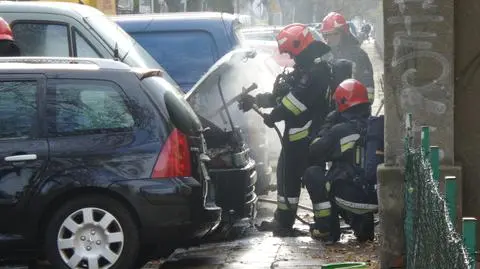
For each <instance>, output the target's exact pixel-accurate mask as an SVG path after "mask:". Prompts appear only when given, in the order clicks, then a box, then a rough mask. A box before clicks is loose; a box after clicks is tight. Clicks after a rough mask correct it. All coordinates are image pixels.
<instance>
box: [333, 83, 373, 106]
mask: <svg viewBox="0 0 480 269" xmlns="http://www.w3.org/2000/svg"><path fill="white" fill-rule="evenodd" d="M333 98H334V99H335V103H337V110H338V111H339V112H343V111H345V110H347V109H349V108H351V107H353V106H356V105H360V104H367V103H370V101H369V100H368V91H367V88H366V87H365V86H364V85H363V84H362V83H360V81H358V80H356V79H353V78H350V79H347V80H344V81H343V82H342V83H340V85H338V87H337V89H336V90H335V93H334V94H333Z"/></svg>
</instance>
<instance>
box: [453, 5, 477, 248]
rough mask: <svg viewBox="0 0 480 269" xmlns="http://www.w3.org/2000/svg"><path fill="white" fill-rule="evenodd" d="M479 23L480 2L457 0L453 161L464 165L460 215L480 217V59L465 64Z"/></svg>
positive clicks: (474, 44)
mask: <svg viewBox="0 0 480 269" xmlns="http://www.w3.org/2000/svg"><path fill="white" fill-rule="evenodd" d="M479 25H480V1H463V0H461V1H456V2H455V78H456V82H455V129H454V130H455V161H457V162H459V163H461V164H462V168H463V177H464V179H463V184H464V188H463V191H464V193H463V197H464V198H463V215H464V216H472V217H479V216H480V195H479V190H480V188H479V182H480V124H479V116H480V105H479V104H480V70H478V69H479V64H480V61H476V63H474V64H473V65H471V68H469V70H468V72H466V71H467V70H466V66H467V64H468V63H469V62H470V61H472V60H473V59H475V57H476V56H477V55H478V54H479V53H480V31H479V30H478V26H479ZM472 71H473V72H472ZM477 235H479V237H477V241H478V240H480V231H477ZM478 242H480V241H478Z"/></svg>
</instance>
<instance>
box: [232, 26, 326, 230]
mask: <svg viewBox="0 0 480 269" xmlns="http://www.w3.org/2000/svg"><path fill="white" fill-rule="evenodd" d="M276 38H277V42H278V47H279V51H280V53H288V54H289V55H290V57H292V58H293V59H294V61H295V65H294V70H293V71H292V72H291V73H289V74H288V75H286V76H279V78H281V79H279V80H277V82H276V83H275V86H274V89H273V92H272V93H266V94H259V95H257V96H255V97H253V96H251V95H245V96H243V97H242V99H241V100H240V102H239V107H240V109H242V110H243V111H248V110H250V109H251V108H252V107H253V104H257V105H258V106H259V107H273V110H272V112H271V113H270V114H266V115H265V117H264V122H265V124H266V125H267V126H269V127H273V126H274V124H275V122H279V121H284V122H285V131H284V135H283V141H282V146H283V147H282V151H281V154H280V157H279V161H278V165H277V189H278V196H277V210H276V211H275V214H274V220H273V221H272V222H264V223H262V225H261V226H260V229H263V230H271V231H273V233H274V235H276V236H295V235H298V231H297V230H294V229H293V228H292V227H293V224H294V222H295V216H296V210H297V205H298V201H299V196H300V189H301V177H302V175H303V173H304V171H305V169H306V168H307V166H308V155H307V154H306V152H307V151H308V145H309V143H310V140H311V133H312V131H313V130H315V129H316V128H319V127H320V126H321V125H323V121H324V119H325V116H326V115H327V113H328V112H329V111H330V110H331V109H332V108H333V106H332V104H331V95H330V93H329V86H330V83H331V75H332V72H331V67H330V65H329V64H328V63H327V62H325V61H322V60H321V57H322V56H323V55H325V54H327V53H328V52H329V51H330V48H329V47H328V46H327V45H326V44H325V43H323V42H321V41H320V40H319V39H318V38H317V39H316V36H315V34H314V33H313V32H311V31H310V30H309V28H308V27H307V26H306V25H304V24H291V25H288V26H286V27H285V28H284V29H282V30H281V31H280V33H278V35H277V37H276ZM287 199H288V200H287Z"/></svg>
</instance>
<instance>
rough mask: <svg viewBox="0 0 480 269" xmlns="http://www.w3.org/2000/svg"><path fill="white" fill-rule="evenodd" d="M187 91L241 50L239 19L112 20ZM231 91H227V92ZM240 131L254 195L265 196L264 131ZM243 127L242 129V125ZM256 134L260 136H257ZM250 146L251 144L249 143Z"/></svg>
mask: <svg viewBox="0 0 480 269" xmlns="http://www.w3.org/2000/svg"><path fill="white" fill-rule="evenodd" d="M112 19H113V20H114V21H116V22H117V23H118V24H119V25H120V26H121V27H122V28H123V29H124V30H125V31H126V32H127V33H129V34H130V35H131V36H132V37H133V38H134V39H135V40H136V41H137V42H138V43H139V44H140V45H141V46H143V47H144V48H145V49H146V50H147V51H148V52H149V53H150V54H151V55H152V56H153V57H154V58H155V60H157V62H158V63H160V64H161V65H162V66H164V67H165V69H166V70H167V71H168V72H169V73H170V74H171V75H172V77H173V79H175V80H176V81H177V82H178V84H179V85H180V87H181V88H182V89H183V90H184V91H185V92H189V91H191V90H192V86H193V85H194V84H195V83H197V82H198V80H199V79H200V77H201V76H202V75H204V74H205V73H206V72H207V71H208V69H209V68H210V67H211V66H212V65H213V64H214V63H215V62H217V61H218V60H219V59H220V58H221V57H223V56H224V55H225V54H227V53H229V52H231V51H232V50H233V49H234V48H236V47H241V43H240V40H239V36H238V29H239V27H240V23H239V22H238V16H234V15H232V14H227V13H218V12H213V13H210V12H187V13H170V14H152V15H145V14H142V15H122V16H117V17H112ZM228 90H230V89H228ZM261 126H262V128H263V129H264V130H261V131H259V130H260V129H261V128H259V126H258V125H257V126H254V128H253V129H252V128H247V129H243V130H244V134H245V136H246V138H247V140H248V141H249V142H250V143H249V145H250V149H251V154H252V156H253V158H254V159H255V161H256V171H257V174H258V180H257V184H256V186H255V189H256V193H257V194H267V193H268V192H269V191H270V190H273V189H274V188H273V187H272V168H271V166H270V157H269V155H268V151H266V150H265V149H268V148H269V143H270V141H268V139H266V138H265V136H264V135H263V134H264V133H266V132H267V130H266V129H267V128H266V127H265V126H264V125H263V124H261ZM242 127H245V126H242ZM258 135H261V136H260V137H258ZM252 143H253V144H252Z"/></svg>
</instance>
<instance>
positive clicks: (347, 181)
mask: <svg viewBox="0 0 480 269" xmlns="http://www.w3.org/2000/svg"><path fill="white" fill-rule="evenodd" d="M334 99H335V102H336V104H337V109H336V113H334V114H330V115H335V116H334V117H332V120H333V122H329V123H327V124H326V125H325V128H323V129H322V130H320V131H319V133H318V136H317V137H316V138H315V139H314V140H313V141H312V143H311V145H310V149H309V156H310V161H311V164H312V166H310V167H309V168H307V169H306V171H305V174H304V176H303V182H304V184H305V185H306V187H307V190H308V192H309V194H310V198H311V200H312V204H313V210H314V220H315V223H314V224H312V225H311V227H310V232H311V236H312V237H313V238H315V239H319V240H322V241H325V242H326V243H334V242H336V241H338V240H339V238H340V223H339V217H338V215H339V214H340V215H341V216H342V217H343V218H344V219H345V221H346V222H347V224H349V225H350V226H351V227H352V229H353V231H354V234H355V236H356V237H357V240H358V241H360V242H363V241H366V240H373V239H374V219H373V213H374V212H375V211H376V210H377V208H378V201H377V193H376V174H373V175H372V174H371V171H373V170H372V169H375V173H376V166H377V165H378V164H379V163H381V162H383V155H381V154H382V150H383V127H382V130H379V128H377V129H378V130H375V129H374V128H373V127H374V126H375V125H377V126H378V124H379V123H380V124H383V116H381V118H379V117H371V116H370V110H371V109H370V101H369V98H368V90H367V88H366V87H365V86H364V85H363V84H361V83H360V82H359V81H357V80H355V79H347V80H345V81H343V82H342V83H341V84H340V85H339V86H338V87H337V89H336V90H335V93H334ZM372 131H375V132H377V133H380V134H381V135H379V136H377V137H375V136H372V135H370V133H371V132H372ZM368 143H370V145H369V144H368ZM372 143H375V144H374V147H376V148H377V149H376V150H374V151H373V152H371V151H369V150H367V148H368V149H371V148H372ZM372 154H373V155H372ZM376 155H377V156H376ZM372 156H373V157H374V158H372ZM329 161H330V162H332V166H331V168H330V169H329V170H328V172H326V171H325V162H329ZM372 161H373V163H372Z"/></svg>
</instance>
